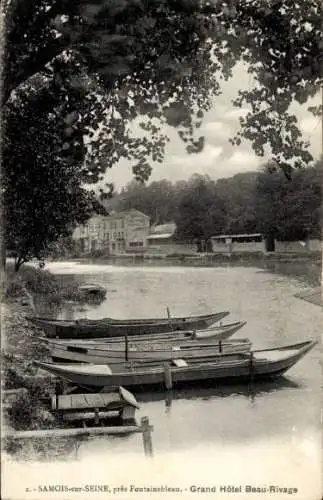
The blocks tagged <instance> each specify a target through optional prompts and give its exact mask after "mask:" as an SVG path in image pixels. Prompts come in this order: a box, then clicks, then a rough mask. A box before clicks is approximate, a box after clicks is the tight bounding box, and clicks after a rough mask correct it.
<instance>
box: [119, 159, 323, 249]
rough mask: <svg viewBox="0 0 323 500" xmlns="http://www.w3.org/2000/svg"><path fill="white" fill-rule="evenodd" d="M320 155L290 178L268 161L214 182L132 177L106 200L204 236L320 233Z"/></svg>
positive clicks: (184, 235)
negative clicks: (139, 180) (256, 168)
mask: <svg viewBox="0 0 323 500" xmlns="http://www.w3.org/2000/svg"><path fill="white" fill-rule="evenodd" d="M321 186H322V161H319V162H317V163H316V164H315V166H314V167H308V168H306V169H299V170H296V171H295V172H293V173H292V177H291V179H290V180H288V179H287V178H286V176H285V175H284V173H283V172H282V171H281V170H280V169H277V167H276V169H275V170H273V165H272V164H269V165H266V166H264V167H263V169H262V171H261V172H246V173H243V174H242V173H241V174H237V175H235V176H233V177H230V178H227V179H219V180H218V181H217V182H215V181H213V180H211V179H210V178H208V177H207V176H198V175H195V176H193V177H192V178H191V179H190V180H189V181H187V182H186V181H181V182H177V183H174V184H171V183H170V182H168V181H160V182H152V183H151V184H150V185H148V186H142V185H141V184H136V183H135V182H132V183H130V184H129V185H128V187H126V188H125V189H123V190H122V192H121V193H120V194H119V195H117V196H116V197H115V198H114V199H113V200H111V202H110V205H109V206H110V207H113V208H114V209H116V210H123V209H125V208H137V209H138V210H141V211H142V212H144V213H146V214H147V215H149V216H150V218H151V222H152V223H160V224H161V223H166V222H170V221H176V223H177V228H178V230H177V237H178V238H179V239H180V240H184V241H193V240H196V241H199V245H200V247H201V245H202V241H204V242H205V241H207V240H208V239H209V238H210V237H211V236H213V235H218V234H239V233H255V232H262V233H263V234H265V235H272V237H274V238H276V239H278V240H287V241H293V240H302V239H306V238H307V237H311V238H320V231H321V229H320V220H321ZM156 214H157V218H156Z"/></svg>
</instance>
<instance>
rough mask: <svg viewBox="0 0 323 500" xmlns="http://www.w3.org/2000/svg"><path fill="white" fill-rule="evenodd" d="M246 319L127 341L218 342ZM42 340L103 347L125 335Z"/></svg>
mask: <svg viewBox="0 0 323 500" xmlns="http://www.w3.org/2000/svg"><path fill="white" fill-rule="evenodd" d="M245 324H246V321H236V322H235V323H227V324H225V325H221V326H211V327H210V328H206V329H204V330H187V331H186V330H181V331H176V332H165V333H155V334H151V335H148V334H146V335H132V336H131V338H130V339H129V343H134V342H135V343H137V342H138V343H142V342H153V343H158V342H159V343H165V342H167V343H170V342H172V343H174V344H176V343H178V342H182V341H188V340H198V341H212V342H213V341H214V342H218V341H220V340H227V339H229V338H230V337H231V336H232V335H233V334H234V333H236V332H237V331H238V330H240V329H241V328H242V327H243V326H244V325H245ZM39 338H40V339H41V340H43V341H44V342H48V343H51V342H59V343H60V344H64V345H74V344H77V345H80V346H82V347H94V346H95V347H103V348H104V347H105V346H106V344H113V345H115V344H124V342H125V338H126V336H122V337H99V338H91V339H50V338H44V337H39Z"/></svg>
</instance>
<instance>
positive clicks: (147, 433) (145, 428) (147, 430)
mask: <svg viewBox="0 0 323 500" xmlns="http://www.w3.org/2000/svg"><path fill="white" fill-rule="evenodd" d="M140 423H141V431H142V438H143V442H144V451H145V455H146V457H152V456H153V445H152V441H151V427H150V425H149V419H148V417H142V419H141V421H140Z"/></svg>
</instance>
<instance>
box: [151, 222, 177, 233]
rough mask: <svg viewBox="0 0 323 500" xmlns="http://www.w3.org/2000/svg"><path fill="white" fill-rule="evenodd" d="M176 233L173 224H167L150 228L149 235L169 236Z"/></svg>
mask: <svg viewBox="0 0 323 500" xmlns="http://www.w3.org/2000/svg"><path fill="white" fill-rule="evenodd" d="M175 231H176V224H175V222H167V223H166V224H158V225H156V226H152V227H151V228H150V234H170V235H171V236H172V235H173V234H174V233H175Z"/></svg>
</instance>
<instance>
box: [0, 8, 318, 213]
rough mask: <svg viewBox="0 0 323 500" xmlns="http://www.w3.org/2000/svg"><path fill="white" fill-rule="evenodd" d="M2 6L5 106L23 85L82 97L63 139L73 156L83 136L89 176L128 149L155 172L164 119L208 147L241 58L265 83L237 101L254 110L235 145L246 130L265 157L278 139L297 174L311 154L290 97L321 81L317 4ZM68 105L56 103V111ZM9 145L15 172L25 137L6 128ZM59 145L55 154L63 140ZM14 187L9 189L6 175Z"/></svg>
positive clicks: (277, 153) (190, 144) (276, 150)
mask: <svg viewBox="0 0 323 500" xmlns="http://www.w3.org/2000/svg"><path fill="white" fill-rule="evenodd" d="M1 8H2V16H5V18H6V19H5V20H6V22H5V33H4V35H5V42H6V47H5V49H6V50H5V53H4V56H3V72H2V77H3V78H2V82H3V88H2V91H1V96H2V103H3V104H4V105H5V106H6V107H8V103H9V102H10V101H11V100H14V99H15V98H16V94H17V93H19V92H23V93H24V94H25V98H26V99H29V96H30V95H31V96H33V94H34V92H35V91H36V92H39V91H42V89H43V88H48V89H49V94H52V93H53V92H55V90H54V89H59V92H58V95H60V96H61V99H66V98H67V99H69V95H70V93H71V94H72V95H73V96H74V97H73V99H72V104H73V105H72V106H71V108H73V109H70V110H69V112H68V113H67V115H65V116H64V117H63V118H67V116H69V117H71V113H72V116H74V117H75V120H74V121H73V125H72V126H71V127H66V129H67V130H66V131H65V134H66V137H65V141H64V142H63V144H65V146H66V149H67V150H69V149H71V150H72V153H71V155H70V156H69V158H70V161H71V162H72V160H73V155H74V152H75V142H74V139H73V137H74V134H76V135H78V137H79V148H77V149H78V153H77V154H79V153H80V151H82V153H80V156H81V155H83V159H82V161H81V160H79V158H78V159H77V162H76V163H77V165H78V168H79V171H78V178H79V179H81V180H82V182H87V183H96V182H98V181H99V180H102V177H103V175H104V173H105V171H106V169H107V168H109V167H111V166H112V165H114V164H116V163H117V162H118V160H119V159H120V158H121V157H126V158H128V159H130V160H131V161H132V162H133V170H134V174H135V176H136V178H138V179H141V180H146V179H147V178H148V177H149V174H150V172H151V165H150V163H151V161H159V162H161V161H162V160H163V153H164V147H165V144H166V142H167V137H166V136H165V134H164V132H163V125H164V124H165V123H167V124H170V125H173V126H175V127H177V128H178V132H179V134H180V137H181V138H182V139H183V140H184V141H185V143H186V145H187V151H188V152H189V153H194V152H198V151H200V150H201V149H202V148H203V144H204V140H203V137H195V133H194V132H195V131H196V130H198V127H199V126H200V124H201V120H202V118H203V112H204V111H205V110H208V109H210V106H211V103H212V99H213V98H214V97H215V96H217V95H218V94H219V93H220V87H221V85H220V83H221V79H228V78H229V77H230V76H231V75H232V68H233V67H234V65H235V64H236V62H237V61H240V60H242V61H244V62H246V63H247V64H248V67H249V71H250V73H251V74H252V75H253V77H254V79H255V80H256V84H257V85H256V87H255V88H254V89H253V90H252V91H248V92H241V93H240V95H239V96H238V98H237V100H236V101H235V105H237V106H243V105H245V104H250V105H251V108H252V109H251V112H250V113H249V114H248V115H247V117H246V118H244V119H241V125H242V129H241V132H240V133H239V134H238V136H237V137H236V138H234V139H233V142H234V143H235V144H239V143H240V141H241V138H243V137H244V138H247V139H248V140H250V141H251V143H252V146H253V148H254V150H255V151H256V153H257V154H259V155H263V154H264V147H265V145H267V146H268V147H269V148H270V150H271V153H272V157H273V160H275V161H276V163H277V164H278V165H279V166H280V167H281V168H282V169H283V170H284V171H285V172H286V173H287V174H289V173H290V171H291V169H292V168H293V167H300V166H301V165H303V164H306V163H309V162H310V161H311V160H312V157H311V155H310V153H309V152H308V150H307V144H306V143H304V141H302V138H301V134H300V132H299V129H298V127H297V123H296V119H295V117H294V116H293V115H292V114H290V113H289V105H290V104H291V102H292V101H293V100H296V101H297V102H299V103H305V102H306V100H307V99H308V98H309V97H311V96H313V95H314V94H315V93H316V92H317V90H318V89H319V86H320V84H321V75H320V57H319V56H320V53H321V50H320V49H321V46H322V34H321V4H320V2H318V0H308V2H306V4H305V3H302V4H295V2H292V1H291V0H278V1H277V0H268V1H267V2H263V0H251V1H249V2H245V1H244V0H231V1H229V2H221V1H220V2H215V3H213V2H203V1H202V2H200V1H198V0H178V1H176V2H175V1H173V0H161V1H160V2H155V1H153V0H148V1H145V2H144V1H143V0H123V1H118V2H116V1H114V0H107V1H99V0H76V1H75V0H73V1H72V0H35V1H33V2H31V1H29V2H26V1H25V0H13V1H12V0H10V1H9V0H5V1H4V2H3V4H2V7H1ZM165 40H167V45H165ZM36 82H37V83H36ZM61 90H62V92H60V91H61ZM64 96H65V97H64ZM54 101H55V99H54ZM65 104H66V103H65ZM61 106H62V107H63V108H64V105H63V101H62V102H61ZM59 110H60V105H59V104H58V103H57V102H55V103H53V108H52V110H49V109H48V113H49V114H50V113H54V114H55V113H58V114H59V113H60V111H59ZM13 112H14V110H13ZM316 112H318V111H317V110H316ZM141 116H145V119H144V120H142V121H141V127H142V129H143V131H144V133H143V134H138V136H134V135H133V134H132V132H131V130H130V127H129V124H130V123H131V122H132V121H133V120H134V119H135V118H139V117H141ZM6 120H10V118H6ZM36 128H37V126H36ZM71 128H73V132H71ZM69 133H71V137H72V139H71V141H72V143H71V141H70V139H69ZM48 137H50V135H48ZM54 137H55V134H54ZM6 141H7V142H8V144H9V146H11V154H12V155H13V157H15V155H17V157H16V160H15V162H12V168H16V165H18V164H19V163H20V161H21V158H22V157H23V156H24V152H23V150H22V149H21V141H20V136H19V135H18V136H17V137H16V139H15V140H14V138H13V137H10V138H9V139H7V136H6V133H5V134H4V142H5V143H6ZM18 144H20V146H19V147H18ZM16 146H17V147H16ZM35 146H36V147H37V143H36V144H35ZM5 147H7V146H5ZM51 148H52V149H53V150H54V151H56V149H55V148H56V144H51ZM17 168H18V167H17ZM18 171H19V168H18ZM18 171H17V173H18ZM4 174H6V172H4ZM73 176H74V177H73V178H74V179H75V174H74V173H73ZM13 177H15V175H14V174H13ZM16 177H17V175H16ZM3 185H4V189H5V190H7V189H9V190H10V187H9V188H7V179H6V178H5V179H4V182H3ZM20 188H21V186H20V184H19V183H18V184H17V189H20ZM102 194H104V193H102ZM17 198H19V193H18V194H17ZM4 199H5V200H8V199H9V197H8V196H4ZM45 208H46V205H45V206H44V207H43V210H45ZM9 210H10V207H6V213H8V212H9Z"/></svg>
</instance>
